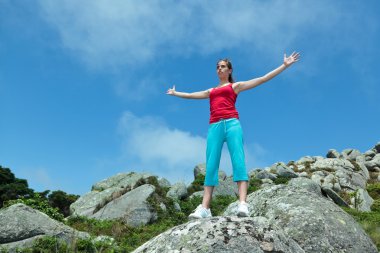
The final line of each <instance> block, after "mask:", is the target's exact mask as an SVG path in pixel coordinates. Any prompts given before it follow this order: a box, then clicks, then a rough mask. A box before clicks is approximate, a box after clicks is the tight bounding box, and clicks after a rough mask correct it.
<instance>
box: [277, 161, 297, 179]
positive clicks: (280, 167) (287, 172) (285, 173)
mask: <svg viewBox="0 0 380 253" xmlns="http://www.w3.org/2000/svg"><path fill="white" fill-rule="evenodd" d="M271 170H273V171H275V172H276V174H277V175H279V176H280V177H287V178H296V177H298V175H297V173H295V172H294V171H293V170H292V169H290V168H289V167H288V166H286V165H285V164H284V163H282V162H279V163H275V164H274V165H272V167H271Z"/></svg>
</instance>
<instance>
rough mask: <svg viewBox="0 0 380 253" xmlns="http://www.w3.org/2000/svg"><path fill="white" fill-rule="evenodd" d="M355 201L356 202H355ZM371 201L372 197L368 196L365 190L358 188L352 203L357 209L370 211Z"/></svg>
mask: <svg viewBox="0 0 380 253" xmlns="http://www.w3.org/2000/svg"><path fill="white" fill-rule="evenodd" d="M355 201H357V202H358V203H355ZM373 201H374V200H373V198H371V196H369V194H368V192H367V190H364V189H359V190H358V191H357V192H356V198H355V199H354V201H353V204H354V206H355V208H356V209H357V210H359V211H362V212H369V211H371V206H372V204H373Z"/></svg>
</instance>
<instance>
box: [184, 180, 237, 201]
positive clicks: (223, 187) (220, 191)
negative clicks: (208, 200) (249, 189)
mask: <svg viewBox="0 0 380 253" xmlns="http://www.w3.org/2000/svg"><path fill="white" fill-rule="evenodd" d="M238 193H239V192H238V188H237V184H236V183H235V182H234V181H233V179H232V177H227V178H226V179H225V180H220V181H219V185H217V186H216V187H215V188H214V191H213V193H212V195H213V197H216V196H232V197H236V196H238ZM195 196H203V191H198V192H194V193H193V194H192V195H191V196H190V197H191V198H193V197H195Z"/></svg>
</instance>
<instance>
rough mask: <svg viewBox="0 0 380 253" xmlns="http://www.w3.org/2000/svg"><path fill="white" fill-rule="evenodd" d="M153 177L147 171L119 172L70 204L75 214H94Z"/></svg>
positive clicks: (95, 185)
mask: <svg viewBox="0 0 380 253" xmlns="http://www.w3.org/2000/svg"><path fill="white" fill-rule="evenodd" d="M150 177H152V175H151V174H147V173H134V172H131V173H119V174H117V175H115V176H113V177H110V178H107V179H105V180H102V181H100V182H98V183H96V184H94V185H93V186H92V190H91V192H88V193H86V194H84V195H83V196H81V197H80V198H79V199H77V201H75V202H74V203H72V204H71V205H70V213H71V215H73V216H86V217H91V216H93V215H94V214H95V213H96V212H97V211H98V210H99V209H100V208H101V207H103V206H105V205H106V204H107V203H108V202H110V201H112V200H114V199H116V198H118V197H120V196H122V195H124V194H125V193H127V192H129V191H130V190H132V189H134V188H136V187H138V186H140V185H142V184H145V183H146V182H147V181H148V179H149V178H150Z"/></svg>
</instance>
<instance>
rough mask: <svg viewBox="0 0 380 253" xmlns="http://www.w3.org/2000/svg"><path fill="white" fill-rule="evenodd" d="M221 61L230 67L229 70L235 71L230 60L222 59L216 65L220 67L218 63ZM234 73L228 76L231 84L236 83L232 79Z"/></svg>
mask: <svg viewBox="0 0 380 253" xmlns="http://www.w3.org/2000/svg"><path fill="white" fill-rule="evenodd" d="M221 61H224V62H225V63H227V67H228V69H231V70H232V71H233V68H232V63H231V61H230V60H229V59H228V58H224V59H220V60H219V61H218V62H217V63H216V65H218V63H219V62H221ZM232 71H231V74H230V75H229V76H228V81H229V82H230V83H234V82H235V80H234V78H233V77H232Z"/></svg>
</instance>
